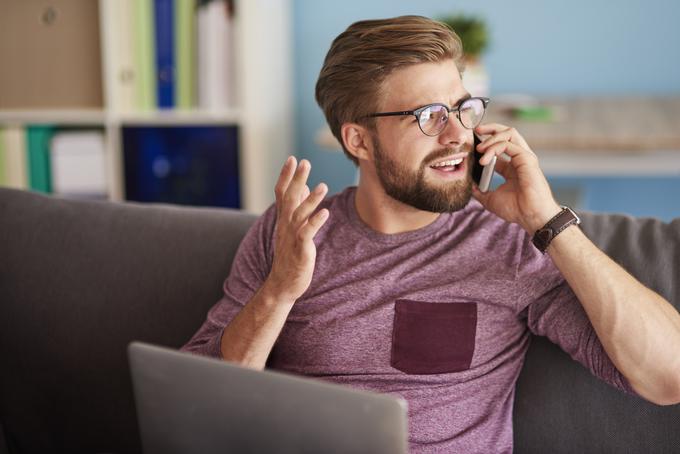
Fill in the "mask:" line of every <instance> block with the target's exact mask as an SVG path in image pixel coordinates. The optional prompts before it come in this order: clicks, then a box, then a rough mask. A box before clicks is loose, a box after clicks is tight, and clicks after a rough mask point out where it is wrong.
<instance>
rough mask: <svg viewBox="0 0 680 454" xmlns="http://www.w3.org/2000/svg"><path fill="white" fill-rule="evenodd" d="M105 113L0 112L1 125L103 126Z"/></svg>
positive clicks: (69, 111)
mask: <svg viewBox="0 0 680 454" xmlns="http://www.w3.org/2000/svg"><path fill="white" fill-rule="evenodd" d="M105 122H106V113H105V112H104V111H103V110H101V109H63V110H62V109H59V110H0V125H2V124H26V123H29V124H60V125H88V126H89V125H95V126H103V125H104V124H105Z"/></svg>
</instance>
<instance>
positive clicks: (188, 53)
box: [174, 0, 196, 109]
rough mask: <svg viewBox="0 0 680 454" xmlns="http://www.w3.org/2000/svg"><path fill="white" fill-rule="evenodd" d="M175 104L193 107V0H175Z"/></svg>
mask: <svg viewBox="0 0 680 454" xmlns="http://www.w3.org/2000/svg"><path fill="white" fill-rule="evenodd" d="M174 6H175V14H174V18H175V24H174V25H175V65H176V71H177V73H176V78H175V106H176V107H178V108H180V109H190V108H192V107H194V105H195V104H196V102H195V95H194V86H195V77H196V75H195V71H196V61H195V58H196V55H195V51H194V49H195V48H196V43H195V38H194V37H195V35H196V30H195V26H194V22H195V16H196V1H195V0H175V5H174Z"/></svg>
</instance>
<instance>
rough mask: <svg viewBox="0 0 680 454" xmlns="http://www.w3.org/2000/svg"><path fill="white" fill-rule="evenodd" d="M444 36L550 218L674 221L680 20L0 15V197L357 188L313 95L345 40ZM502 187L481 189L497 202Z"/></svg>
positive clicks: (110, 2) (261, 9)
mask: <svg viewBox="0 0 680 454" xmlns="http://www.w3.org/2000/svg"><path fill="white" fill-rule="evenodd" d="M404 14H417V15H424V16H429V17H432V18H437V19H442V20H447V21H451V23H452V24H454V28H456V29H457V30H458V31H459V32H460V35H461V36H462V38H463V41H464V45H465V46H466V52H468V54H469V55H468V57H469V58H468V69H467V71H466V73H465V76H464V83H465V85H466V87H467V88H468V90H469V91H471V92H472V93H473V94H475V95H486V96H489V97H490V98H491V99H492V103H491V106H490V110H489V112H488V117H487V120H488V121H499V122H502V123H505V124H508V125H511V126H515V127H516V128H517V129H518V130H519V131H520V133H521V134H522V135H523V136H524V137H525V138H526V139H527V141H528V143H529V144H530V145H531V146H532V148H533V149H534V151H536V152H537V154H538V155H539V158H540V160H541V163H542V167H543V169H544V172H545V173H546V175H547V176H548V178H549V180H550V181H551V184H552V187H553V189H554V191H555V194H556V197H557V198H558V200H559V201H560V202H562V203H565V204H570V205H572V206H574V207H576V208H579V209H587V210H595V211H607V212H622V213H629V214H632V215H636V216H656V217H660V218H662V219H666V220H668V219H671V218H674V217H678V216H680V197H679V195H680V53H679V51H678V48H679V47H680V28H678V27H677V18H678V17H680V3H678V2H674V1H671V0H646V1H642V0H625V1H621V2H617V3H615V4H612V3H611V2H608V3H605V2H592V1H586V0H574V1H571V2H568V3H565V2H543V1H538V0H536V1H530V0H524V1H515V2H505V1H501V0H489V1H485V2H478V1H472V0H460V1H442V0H439V1H435V0H421V1H419V2H414V1H412V0H410V1H406V0H372V1H370V2H367V1H365V0H363V1H359V0H344V1H343V2H332V1H325V0H234V1H227V0H99V1H95V0H52V1H48V0H31V1H22V0H0V185H4V186H12V187H21V188H25V189H32V190H38V191H43V192H48V193H57V194H61V195H65V196H69V197H87V198H104V199H109V200H135V201H142V202H163V203H181V204H192V205H210V206H224V207H234V208H243V209H247V210H249V211H254V212H261V211H262V210H264V209H265V208H266V207H267V206H268V205H269V204H270V203H271V202H272V201H273V184H274V182H275V180H276V176H277V174H278V170H279V168H280V166H281V164H282V163H283V161H284V159H285V157H286V156H287V155H288V154H295V155H296V156H298V157H299V158H307V159H309V160H310V161H311V162H312V167H313V170H312V175H311V178H310V179H311V181H310V186H313V185H315V184H317V183H318V182H321V181H324V182H326V183H327V184H328V185H329V186H330V189H331V193H333V192H338V191H340V190H342V189H343V188H344V187H346V186H348V185H352V184H355V182H356V169H355V167H354V165H353V164H352V163H351V162H350V161H349V160H348V159H347V158H345V156H344V155H343V153H342V152H341V151H340V148H339V145H338V144H337V143H336V142H335V140H334V139H333V138H332V136H331V135H330V134H329V132H328V129H327V127H326V125H325V119H324V117H323V114H322V112H321V110H320V109H319V107H318V106H317V105H316V103H315V101H314V87H315V83H316V79H317V76H318V73H319V70H320V68H321V65H322V62H323V59H324V57H325V54H326V52H327V51H328V48H329V46H330V44H331V42H332V40H333V39H334V38H335V36H337V35H338V34H339V33H341V32H342V31H343V30H344V29H345V28H346V27H347V26H349V25H350V24H351V23H353V22H355V21H357V20H362V19H370V18H385V17H391V16H397V15H404ZM499 180H500V178H498V177H496V184H498V183H499Z"/></svg>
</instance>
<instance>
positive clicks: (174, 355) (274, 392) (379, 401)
mask: <svg viewBox="0 0 680 454" xmlns="http://www.w3.org/2000/svg"><path fill="white" fill-rule="evenodd" d="M128 355H129V359H130V369H131V371H132V383H133V387H134V394H135V401H136V404H137V417H138V420H139V427H140V434H141V438H142V446H143V448H144V452H145V453H146V454H154V453H163V454H171V453H202V454H210V453H258V454H259V453H270V452H271V453H315V454H316V453H329V454H332V453H371V454H382V453H385V454H387V453H389V454H399V453H407V452H408V444H407V433H408V429H407V419H406V415H407V407H406V401H404V400H403V399H400V398H396V397H392V396H388V395H383V394H376V393H371V392H366V391H359V390H355V389H351V388H348V387H345V386H339V385H335V384H331V383H325V382H322V381H320V380H315V379H308V378H300V377H297V376H293V375H289V374H284V373H280V372H271V371H256V370H251V369H247V368H243V367H239V366H236V365H234V364H230V363H227V362H225V361H221V360H217V359H211V358H205V357H200V356H196V355H191V354H187V353H183V352H179V351H176V350H171V349H167V348H162V347H158V346H154V345H149V344H144V343H141V342H133V343H131V344H130V346H129V348H128Z"/></svg>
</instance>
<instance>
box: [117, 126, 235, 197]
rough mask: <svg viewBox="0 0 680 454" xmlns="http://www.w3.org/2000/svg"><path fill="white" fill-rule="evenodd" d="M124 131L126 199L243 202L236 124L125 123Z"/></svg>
mask: <svg viewBox="0 0 680 454" xmlns="http://www.w3.org/2000/svg"><path fill="white" fill-rule="evenodd" d="M122 136H123V140H122V145H123V150H124V151H123V153H124V156H123V161H124V166H125V168H124V170H125V171H124V174H125V195H126V198H127V199H128V200H134V201H138V202H156V203H176V204H181V205H201V206H217V207H228V208H240V207H241V197H240V180H239V160H238V128H236V127H235V126H174V127H168V126H165V127H164V126H126V127H123V129H122Z"/></svg>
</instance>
